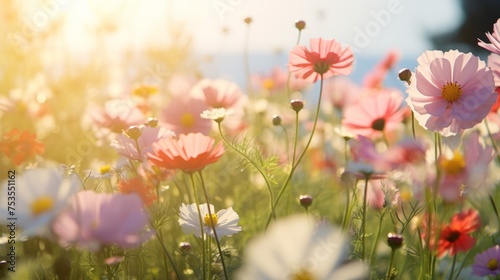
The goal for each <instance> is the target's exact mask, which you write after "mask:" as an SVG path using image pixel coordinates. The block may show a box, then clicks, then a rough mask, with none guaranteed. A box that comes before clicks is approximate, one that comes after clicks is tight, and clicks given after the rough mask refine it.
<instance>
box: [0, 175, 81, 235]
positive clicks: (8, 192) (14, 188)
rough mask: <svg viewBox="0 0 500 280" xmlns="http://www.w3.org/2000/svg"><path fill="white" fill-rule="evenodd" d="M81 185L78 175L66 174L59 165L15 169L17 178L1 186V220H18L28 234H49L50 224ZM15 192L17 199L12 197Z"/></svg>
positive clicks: (6, 221)
mask: <svg viewBox="0 0 500 280" xmlns="http://www.w3.org/2000/svg"><path fill="white" fill-rule="evenodd" d="M79 186H80V182H79V180H78V178H77V176H76V175H75V174H71V175H69V176H66V175H65V174H64V171H63V170H62V169H59V168H56V167H47V168H39V169H30V170H26V171H24V172H23V173H18V172H16V174H15V178H13V177H12V178H11V179H10V180H9V179H7V180H5V181H4V182H3V183H2V186H1V188H2V190H1V192H0V201H2V203H1V204H0V205H1V206H0V211H1V213H2V214H0V215H2V221H3V222H4V223H7V225H8V224H9V222H11V221H12V222H15V224H16V227H18V228H19V229H21V230H22V231H23V233H22V234H23V235H26V236H48V235H49V234H50V229H49V226H50V223H51V222H52V221H53V219H54V218H55V217H56V216H57V215H58V214H59V213H60V212H61V210H63V209H64V207H66V206H67V204H68V201H69V200H70V199H69V198H70V197H71V196H72V195H73V194H75V193H76V192H77V191H78V190H79ZM14 195H15V199H11V198H9V197H13V196H14ZM3 202H5V203H3ZM9 218H10V219H9ZM14 218H15V220H14Z"/></svg>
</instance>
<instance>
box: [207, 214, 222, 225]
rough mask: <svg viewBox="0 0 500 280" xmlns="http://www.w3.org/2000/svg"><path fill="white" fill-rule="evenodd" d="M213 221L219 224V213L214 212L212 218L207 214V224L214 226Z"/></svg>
mask: <svg viewBox="0 0 500 280" xmlns="http://www.w3.org/2000/svg"><path fill="white" fill-rule="evenodd" d="M212 222H213V225H214V226H215V225H217V223H218V222H219V220H218V219H217V214H212V218H211V219H210V215H208V214H206V215H205V225H207V226H209V227H211V226H212Z"/></svg>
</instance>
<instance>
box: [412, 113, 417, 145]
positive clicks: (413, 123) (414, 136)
mask: <svg viewBox="0 0 500 280" xmlns="http://www.w3.org/2000/svg"><path fill="white" fill-rule="evenodd" d="M411 133H412V135H413V139H417V137H416V134H415V113H414V112H413V111H411Z"/></svg>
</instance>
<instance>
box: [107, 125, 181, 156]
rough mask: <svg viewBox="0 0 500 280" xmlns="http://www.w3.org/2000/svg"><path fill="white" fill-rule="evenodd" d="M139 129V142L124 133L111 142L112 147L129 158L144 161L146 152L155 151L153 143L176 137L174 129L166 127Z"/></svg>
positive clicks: (143, 127) (144, 127)
mask: <svg viewBox="0 0 500 280" xmlns="http://www.w3.org/2000/svg"><path fill="white" fill-rule="evenodd" d="M138 129H139V130H140V136H139V137H138V138H137V142H136V140H135V139H132V138H131V137H130V136H127V135H126V134H124V133H122V134H120V135H118V136H117V137H116V139H115V140H113V141H112V142H111V147H113V148H115V150H116V151H117V152H118V153H119V154H120V155H122V156H124V157H126V158H128V159H132V160H138V161H141V162H142V161H143V159H145V158H146V154H147V153H148V152H152V151H153V147H152V145H153V143H155V142H158V141H159V140H160V139H162V138H172V137H175V133H174V132H173V131H171V130H168V129H166V128H164V127H158V126H157V127H149V126H140V127H138Z"/></svg>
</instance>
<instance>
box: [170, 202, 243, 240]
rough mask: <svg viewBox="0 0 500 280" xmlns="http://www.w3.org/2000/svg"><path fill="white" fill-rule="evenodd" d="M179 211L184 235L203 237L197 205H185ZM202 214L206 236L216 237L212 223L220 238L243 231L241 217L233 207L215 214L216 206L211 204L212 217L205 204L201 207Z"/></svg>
mask: <svg viewBox="0 0 500 280" xmlns="http://www.w3.org/2000/svg"><path fill="white" fill-rule="evenodd" d="M179 211H180V218H179V224H180V225H181V227H182V230H183V231H184V233H186V234H194V235H195V236H197V237H201V229H200V220H199V216H198V209H197V207H196V204H194V203H193V204H190V205H186V204H184V203H183V204H182V205H181V207H180V209H179ZM200 213H201V218H202V219H203V221H202V222H203V231H204V233H205V234H208V235H211V236H215V235H214V232H213V229H212V223H213V224H214V226H215V231H216V232H217V236H218V237H221V236H232V235H233V234H236V233H238V232H240V231H241V227H240V226H238V222H239V220H240V217H239V216H238V214H237V213H236V212H235V211H234V210H233V208H232V207H229V208H227V209H223V210H219V211H218V212H215V208H214V206H213V205H212V204H210V213H212V216H210V214H209V213H208V206H207V204H206V203H205V204H202V205H200Z"/></svg>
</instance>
